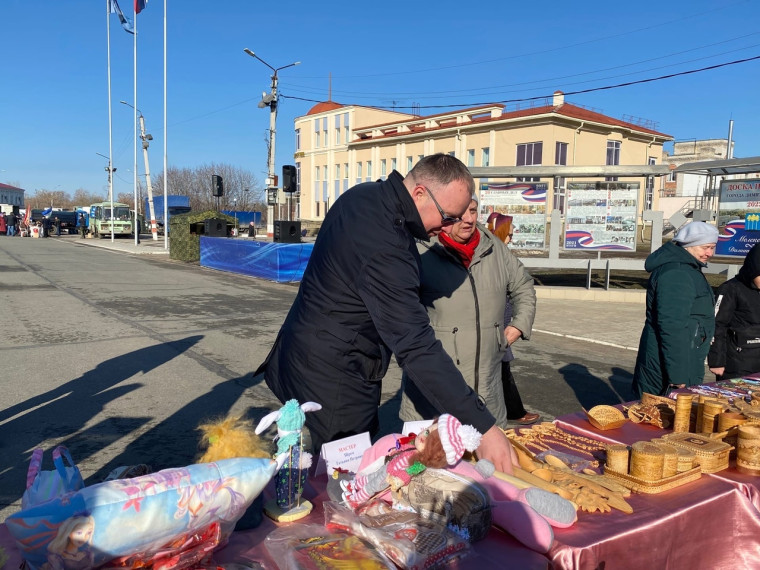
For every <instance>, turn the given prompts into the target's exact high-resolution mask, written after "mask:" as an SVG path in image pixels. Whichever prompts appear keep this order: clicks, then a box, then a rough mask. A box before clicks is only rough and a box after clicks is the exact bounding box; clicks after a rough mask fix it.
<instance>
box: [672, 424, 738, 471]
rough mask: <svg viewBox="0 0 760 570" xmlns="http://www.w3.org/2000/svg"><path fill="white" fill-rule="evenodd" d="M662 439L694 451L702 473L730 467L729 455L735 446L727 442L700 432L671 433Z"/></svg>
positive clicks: (675, 445)
mask: <svg viewBox="0 0 760 570" xmlns="http://www.w3.org/2000/svg"><path fill="white" fill-rule="evenodd" d="M662 439H664V440H665V441H667V443H668V444H669V445H672V446H674V447H677V448H681V449H688V450H690V451H693V452H694V455H695V458H694V460H695V462H696V463H697V464H698V465H699V466H700V468H701V469H702V473H716V472H718V471H722V470H724V469H728V456H729V454H730V453H731V450H732V449H733V447H732V446H730V445H728V444H727V443H724V442H722V441H720V440H718V439H710V438H709V437H708V436H706V435H702V434H698V433H671V434H668V435H666V436H664V437H663V438H662Z"/></svg>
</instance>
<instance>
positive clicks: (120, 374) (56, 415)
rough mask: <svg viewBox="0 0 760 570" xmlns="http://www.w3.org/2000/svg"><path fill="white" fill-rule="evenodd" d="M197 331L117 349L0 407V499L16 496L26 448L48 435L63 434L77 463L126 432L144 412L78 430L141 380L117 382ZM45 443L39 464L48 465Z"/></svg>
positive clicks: (191, 341) (160, 359)
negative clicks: (50, 385) (82, 370)
mask: <svg viewBox="0 0 760 570" xmlns="http://www.w3.org/2000/svg"><path fill="white" fill-rule="evenodd" d="M201 338H203V337H202V336H198V335H196V336H190V337H187V338H184V339H181V340H177V341H172V342H167V343H163V344H159V345H155V346H150V347H147V348H142V349H140V350H135V351H133V352H130V353H127V354H123V355H121V356H118V357H116V358H111V359H110V360H106V361H105V362H102V363H101V364H99V365H98V366H97V367H95V368H94V369H92V370H90V371H88V372H85V373H84V374H82V375H81V376H80V377H79V378H75V379H74V380H71V381H69V382H65V383H63V384H61V385H60V386H58V387H57V388H55V389H54V390H50V391H48V392H46V393H44V394H40V395H38V396H34V397H33V398H29V399H28V400H26V401H24V402H21V403H19V404H16V405H14V406H11V407H9V408H6V409H5V410H2V411H0V422H5V423H4V425H3V433H4V434H15V435H14V438H13V439H12V440H11V439H9V438H7V437H3V438H2V439H0V505H10V504H12V503H13V502H14V501H16V500H18V498H19V497H21V495H22V494H23V492H24V489H25V486H26V473H27V469H28V466H29V459H30V457H31V452H32V451H33V450H34V449H35V448H37V447H40V445H41V444H43V443H44V442H45V441H47V440H49V439H55V440H59V441H60V440H63V441H62V443H63V445H66V446H67V447H68V448H69V450H70V451H71V454H72V457H73V458H74V461H76V462H77V464H79V465H83V464H85V463H86V461H87V460H88V459H89V458H91V457H93V456H95V455H96V454H97V453H98V452H99V451H101V450H102V449H103V448H105V447H106V446H108V445H110V444H111V443H113V442H115V441H117V440H119V439H121V438H124V437H126V436H129V434H130V433H132V432H133V431H134V430H136V429H139V428H140V427H141V426H142V425H144V424H145V423H147V422H148V421H149V419H150V418H148V417H142V418H119V417H115V418H108V419H104V420H103V421H101V422H100V423H98V424H97V425H95V426H91V427H88V428H87V429H86V430H84V431H81V432H80V430H82V429H83V428H84V426H85V425H86V424H87V423H88V422H89V421H90V420H92V418H94V417H95V416H97V415H98V414H99V413H100V412H102V411H103V409H104V408H105V406H106V405H107V404H108V403H109V402H111V401H113V400H116V399H117V398H120V397H122V396H124V395H126V394H129V393H130V392H132V391H134V390H136V389H137V388H139V387H140V386H141V384H138V383H134V384H125V385H122V386H117V385H118V384H119V383H121V382H123V381H124V380H126V379H128V378H131V377H132V376H134V375H135V374H137V373H138V372H143V373H145V372H148V371H150V370H153V369H154V368H157V367H159V366H161V365H162V364H165V363H166V362H169V361H170V360H172V359H173V358H176V357H177V356H178V355H180V354H182V353H183V352H185V351H187V350H189V349H190V348H192V347H193V346H194V345H195V344H196V343H197V342H198V341H199V340H201ZM49 451H50V450H47V449H46V457H45V461H44V463H43V469H46V470H47V469H52V468H53V466H52V460H51V458H50V455H49V453H48V452H49Z"/></svg>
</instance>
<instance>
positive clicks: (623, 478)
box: [604, 467, 702, 494]
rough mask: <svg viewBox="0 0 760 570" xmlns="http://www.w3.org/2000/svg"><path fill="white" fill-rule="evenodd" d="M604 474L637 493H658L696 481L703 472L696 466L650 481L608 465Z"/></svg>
mask: <svg viewBox="0 0 760 570" xmlns="http://www.w3.org/2000/svg"><path fill="white" fill-rule="evenodd" d="M604 476H605V477H609V478H610V479H612V480H613V481H616V482H618V483H620V484H621V485H623V486H625V487H627V488H629V489H630V490H631V491H636V492H637V493H648V494H656V493H662V492H663V491H668V490H670V489H673V488H675V487H680V486H681V485H684V484H686V483H689V482H691V481H696V480H697V479H699V478H700V477H701V476H702V472H701V470H700V469H699V467H694V468H693V469H690V470H689V471H684V472H682V473H678V474H676V475H673V476H672V477H665V478H663V479H658V480H656V481H648V480H646V479H641V478H640V477H634V476H633V475H628V474H627V473H618V472H617V471H613V470H611V469H610V468H609V467H607V468H605V470H604Z"/></svg>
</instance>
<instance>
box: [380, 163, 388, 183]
mask: <svg viewBox="0 0 760 570" xmlns="http://www.w3.org/2000/svg"><path fill="white" fill-rule="evenodd" d="M386 168H388V165H387V164H386V161H385V159H384V158H383V159H382V160H381V161H380V178H381V179H383V180H385V179H386V178H387V177H388V173H387V172H386Z"/></svg>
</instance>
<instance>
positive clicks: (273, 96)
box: [243, 48, 301, 235]
mask: <svg viewBox="0 0 760 570" xmlns="http://www.w3.org/2000/svg"><path fill="white" fill-rule="evenodd" d="M243 51H244V52H245V53H247V54H248V55H250V56H251V57H253V58H256V59H258V60H259V61H260V62H261V63H263V64H264V65H266V66H267V67H268V68H269V69H271V70H272V86H271V91H270V92H269V94H267V93H264V94H263V96H262V98H261V101H260V102H259V108H261V109H263V108H264V107H269V155H268V158H267V188H276V187H277V183H276V181H275V180H276V178H277V176H276V175H275V171H274V159H275V154H274V150H275V136H276V133H277V129H276V125H277V80H278V77H277V72H278V71H281V70H283V69H287V68H288V67H293V66H295V65H300V64H301V62H300V61H295V62H293V63H289V64H288V65H283V66H282V67H273V66H271V65H269V64H268V63H267V62H266V61H264V60H263V59H261V58H260V57H259V56H258V55H256V54H255V53H254V52H252V51H251V50H250V49H248V48H245V49H244V50H243ZM267 234H269V235H273V234H274V206H273V205H272V206H267Z"/></svg>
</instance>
